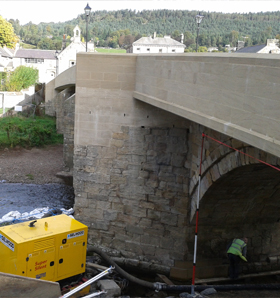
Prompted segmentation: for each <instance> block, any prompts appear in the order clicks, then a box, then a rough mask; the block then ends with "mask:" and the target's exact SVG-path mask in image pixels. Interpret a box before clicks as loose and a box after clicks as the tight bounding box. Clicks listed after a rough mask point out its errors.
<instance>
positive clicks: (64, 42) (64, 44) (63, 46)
mask: <svg viewBox="0 0 280 298" xmlns="http://www.w3.org/2000/svg"><path fill="white" fill-rule="evenodd" d="M65 48H66V34H63V40H62V47H61V51H63V50H64V49H65Z"/></svg>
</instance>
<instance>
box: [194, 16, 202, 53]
mask: <svg viewBox="0 0 280 298" xmlns="http://www.w3.org/2000/svg"><path fill="white" fill-rule="evenodd" d="M203 18H204V16H202V15H200V12H199V13H198V15H196V16H195V20H196V23H197V35H196V52H197V47H198V34H199V25H200V23H201V21H202V19H203Z"/></svg>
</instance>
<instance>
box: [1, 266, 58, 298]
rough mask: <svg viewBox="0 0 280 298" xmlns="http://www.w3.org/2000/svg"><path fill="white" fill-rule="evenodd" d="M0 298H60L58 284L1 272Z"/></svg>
mask: <svg viewBox="0 0 280 298" xmlns="http://www.w3.org/2000/svg"><path fill="white" fill-rule="evenodd" d="M0 289H1V291H0V298H11V297H17V298H26V297H28V298H38V297H40V298H58V297H60V296H61V291H60V286H59V283H58V282H52V281H46V280H40V279H35V278H29V277H23V276H18V275H13V274H7V273H2V272H0Z"/></svg>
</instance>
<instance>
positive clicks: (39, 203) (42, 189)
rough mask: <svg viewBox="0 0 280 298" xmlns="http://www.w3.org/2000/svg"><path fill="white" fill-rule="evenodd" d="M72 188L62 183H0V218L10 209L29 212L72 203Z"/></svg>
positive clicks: (68, 206)
mask: <svg viewBox="0 0 280 298" xmlns="http://www.w3.org/2000/svg"><path fill="white" fill-rule="evenodd" d="M74 197H75V196H74V189H73V187H71V186H68V185H64V184H43V185H37V184H22V183H0V218H2V216H4V215H6V214H7V213H9V212H10V211H18V212H20V213H23V212H28V213H29V212H31V211H33V210H34V209H36V208H43V207H49V208H59V209H61V208H65V209H70V208H72V207H73V205H74Z"/></svg>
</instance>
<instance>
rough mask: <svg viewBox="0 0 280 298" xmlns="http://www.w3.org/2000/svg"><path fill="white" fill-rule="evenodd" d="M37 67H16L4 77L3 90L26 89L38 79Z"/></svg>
mask: <svg viewBox="0 0 280 298" xmlns="http://www.w3.org/2000/svg"><path fill="white" fill-rule="evenodd" d="M38 77H39V71H38V69H35V68H32V67H27V66H23V65H22V66H19V67H17V68H16V69H15V70H14V71H13V72H12V73H11V74H10V75H9V76H8V78H7V79H6V82H5V85H4V90H5V91H20V90H22V89H26V88H28V87H30V86H32V85H35V83H36V82H37V81H38Z"/></svg>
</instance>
